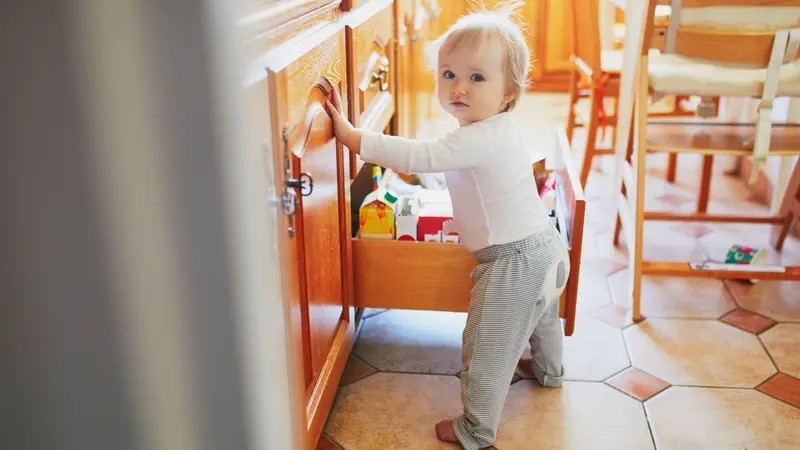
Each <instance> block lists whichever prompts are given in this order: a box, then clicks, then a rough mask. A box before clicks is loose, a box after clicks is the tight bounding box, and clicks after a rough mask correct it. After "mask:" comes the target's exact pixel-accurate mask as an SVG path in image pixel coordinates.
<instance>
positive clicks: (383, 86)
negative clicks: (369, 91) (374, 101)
mask: <svg viewBox="0 0 800 450" xmlns="http://www.w3.org/2000/svg"><path fill="white" fill-rule="evenodd" d="M388 73H389V68H388V67H386V66H380V67H378V72H372V83H373V84H374V83H378V90H380V91H381V92H384V91H387V90H389V82H388V81H386V76H387V74H388Z"/></svg>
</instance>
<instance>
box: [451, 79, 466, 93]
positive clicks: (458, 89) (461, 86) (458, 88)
mask: <svg viewBox="0 0 800 450" xmlns="http://www.w3.org/2000/svg"><path fill="white" fill-rule="evenodd" d="M466 93H467V83H465V82H463V81H460V80H459V81H456V82H454V83H453V94H454V95H465V94H466Z"/></svg>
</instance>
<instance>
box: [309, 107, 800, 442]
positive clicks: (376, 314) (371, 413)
mask: <svg viewBox="0 0 800 450" xmlns="http://www.w3.org/2000/svg"><path fill="white" fill-rule="evenodd" d="M565 111H566V98H565V96H563V95H557V94H541V95H532V96H529V97H527V98H525V99H524V101H523V102H522V104H521V106H520V108H519V110H518V113H517V114H518V117H519V120H520V121H525V125H526V126H525V127H524V129H525V132H526V133H529V135H530V138H531V139H532V140H533V139H535V142H539V143H541V145H555V144H554V143H555V134H554V132H553V126H554V125H555V124H557V123H559V122H558V121H559V120H563V117H564V113H565ZM453 126H454V123H453V122H452V120H450V119H448V118H443V117H440V116H437V117H436V118H435V119H434V120H433V121H431V122H429V123H428V124H427V127H426V128H425V129H423V130H422V133H421V134H422V135H426V134H427V135H430V134H434V133H435V132H441V131H442V130H443V129H447V128H451V127H453ZM580 139H581V135H580V131H579V132H578V134H576V139H575V146H576V149H578V148H581V147H580ZM576 154H577V155H576V160H577V161H579V160H580V152H576ZM648 158H649V159H648V169H649V170H648V175H647V186H646V194H647V197H646V204H647V207H648V208H649V209H656V208H658V209H662V210H664V209H666V210H675V211H691V210H692V209H693V208H694V196H693V192H697V180H698V179H699V167H700V166H699V158H693V157H692V156H683V155H682V156H681V158H680V159H679V166H678V179H677V181H676V183H675V184H674V185H670V184H669V183H666V182H665V181H664V179H663V167H664V164H665V161H666V159H665V158H663V157H660V156H659V155H653V156H652V157H650V156H648ZM610 159H611V158H609V157H600V158H598V163H597V164H596V169H595V170H593V171H592V173H591V175H590V177H589V181H588V186H587V191H586V195H587V218H586V231H585V235H584V252H583V256H584V259H583V261H582V263H581V266H582V272H581V283H580V288H579V301H578V320H577V322H576V330H575V334H574V335H573V336H572V337H569V338H566V340H565V349H564V352H565V355H564V360H565V377H566V378H567V381H566V382H565V383H564V386H563V387H562V388H560V389H544V388H541V387H539V386H538V385H537V384H536V383H534V382H533V381H532V380H529V379H521V378H520V377H519V376H515V377H514V381H513V382H512V386H511V387H510V392H509V395H508V397H507V400H506V405H505V410H504V413H503V417H502V420H501V424H500V429H499V433H498V441H497V443H496V445H497V448H498V449H500V450H509V449H520V450H536V449H548V450H549V449H570V450H618V449H631V450H643V449H653V448H657V449H665V450H667V449H669V450H671V449H675V450H683V449H691V450H696V449H706V448H707V449H795V448H800V283H791V282H783V283H782V282H767V281H761V282H759V283H758V284H755V285H753V284H750V283H742V282H734V281H719V280H709V279H681V278H668V277H647V278H646V279H645V282H644V286H643V292H644V295H643V298H642V310H643V313H644V314H645V316H646V317H647V319H646V320H645V321H643V322H641V323H638V324H633V323H632V322H631V321H630V315H629V314H628V313H627V311H625V310H624V309H623V308H620V307H619V306H618V305H616V304H614V303H613V299H614V297H615V296H618V295H620V293H621V292H622V290H623V289H625V286H626V282H627V273H628V271H627V268H626V265H627V261H626V257H625V254H626V251H625V249H624V247H623V248H621V249H618V248H615V247H614V246H613V245H612V244H611V237H612V232H613V225H614V216H613V214H612V213H610V211H613V204H614V203H613V202H614V196H613V193H614V190H613V189H611V183H612V182H611V177H612V176H613V175H612V171H611V166H610V162H611V161H610ZM726 169H727V167H725V164H723V163H719V164H717V163H716V162H715V171H716V172H715V176H714V180H713V189H712V196H711V200H712V201H711V206H710V210H711V211H712V212H713V211H719V212H723V211H726V212H728V211H737V210H746V211H753V212H755V213H761V214H765V213H767V212H768V209H767V207H766V206H763V205H759V204H755V203H753V202H752V201H748V200H747V198H748V196H749V194H748V191H747V188H746V186H744V184H743V183H741V182H740V181H738V180H736V179H733V178H731V177H728V176H726V175H724V173H723V172H724V171H725V170H726ZM645 233H646V236H648V237H646V245H645V257H653V255H655V256H656V257H658V258H660V259H672V260H676V261H681V260H683V261H685V260H687V259H689V258H691V259H701V260H702V259H712V260H721V259H723V258H724V256H725V252H726V250H727V248H728V247H729V246H730V245H731V244H734V243H737V244H743V245H751V246H757V247H759V246H760V247H761V248H766V249H767V250H768V251H769V252H770V254H769V259H770V261H775V262H784V263H791V264H800V242H798V241H797V240H796V239H792V240H790V241H789V242H788V243H787V244H786V250H785V251H784V252H783V253H781V254H776V253H775V252H774V251H773V250H772V249H771V248H770V247H769V246H768V245H767V244H768V243H767V239H766V236H767V235H766V230H765V228H763V227H758V226H756V227H750V226H739V225H727V226H725V225H706V224H689V225H682V224H675V223H648V224H647V228H646V230H645ZM465 318H466V316H465V315H464V314H457V313H441V312H421V311H395V310H392V311H384V310H380V311H372V310H369V311H366V313H365V314H364V319H363V320H362V323H361V326H360V329H359V334H358V340H357V342H356V345H355V347H354V351H353V356H351V358H350V361H349V363H348V368H347V370H346V373H345V377H344V379H343V381H342V388H341V390H340V392H339V394H338V396H337V399H336V401H335V403H334V406H333V411H332V412H331V415H330V418H329V421H328V423H327V426H326V428H325V433H324V436H323V439H322V440H321V443H320V446H319V447H318V448H319V449H326V450H331V449H343V450H359V449H363V450H373V449H375V450H393V449H455V448H458V447H457V446H454V445H448V444H442V443H439V442H438V441H437V440H436V437H435V435H434V431H433V425H434V424H435V423H436V422H437V421H438V420H441V419H444V418H449V417H452V416H454V415H456V414H458V413H459V410H460V397H459V395H460V394H459V380H458V378H457V374H458V373H459V371H460V370H461V348H460V343H461V332H462V330H463V327H464V322H465Z"/></svg>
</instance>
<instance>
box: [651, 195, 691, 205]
mask: <svg viewBox="0 0 800 450" xmlns="http://www.w3.org/2000/svg"><path fill="white" fill-rule="evenodd" d="M656 199H657V200H658V201H660V202H662V203H667V204H672V205H682V204H684V203H689V202H691V201H694V199H693V198H692V197H689V196H686V195H680V194H673V193H666V194H662V195H659V196H658V197H656Z"/></svg>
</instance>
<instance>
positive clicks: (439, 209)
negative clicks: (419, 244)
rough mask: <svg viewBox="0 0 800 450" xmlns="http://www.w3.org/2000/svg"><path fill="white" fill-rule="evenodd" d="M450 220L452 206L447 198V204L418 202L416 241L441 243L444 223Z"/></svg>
mask: <svg viewBox="0 0 800 450" xmlns="http://www.w3.org/2000/svg"><path fill="white" fill-rule="evenodd" d="M423 192H424V191H423ZM445 192H446V191H445ZM452 219H453V206H452V205H451V204H450V198H449V196H448V197H447V203H434V202H430V201H428V202H425V201H422V200H420V208H419V219H418V223H417V237H418V239H419V240H421V241H425V242H443V239H444V234H443V229H444V223H445V222H447V221H449V220H452Z"/></svg>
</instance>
